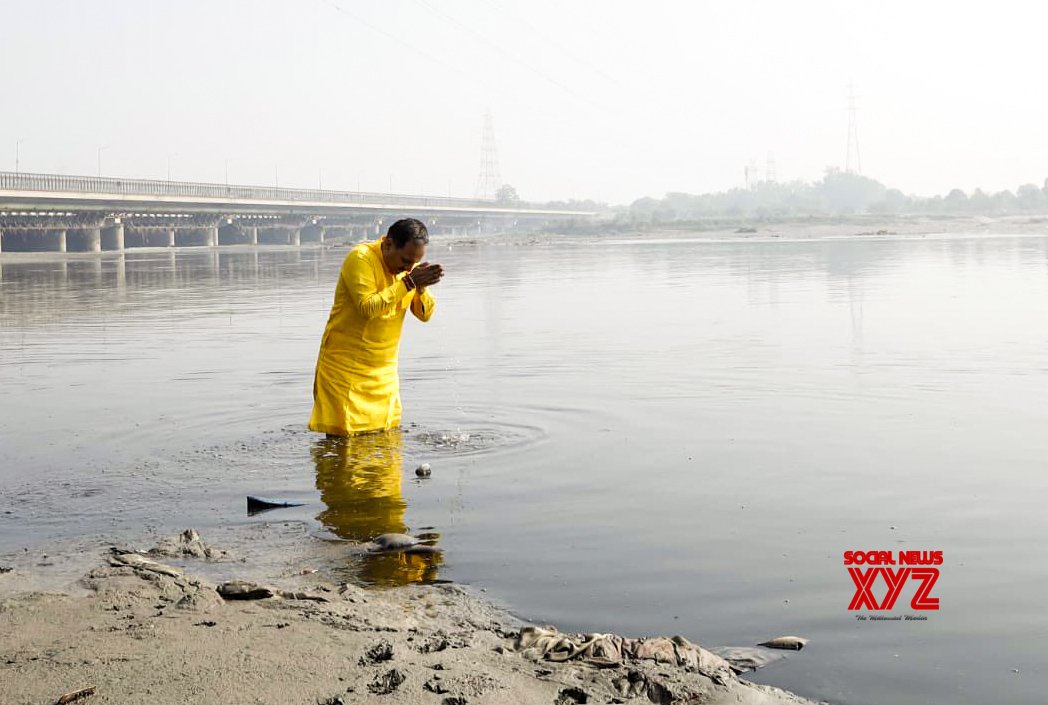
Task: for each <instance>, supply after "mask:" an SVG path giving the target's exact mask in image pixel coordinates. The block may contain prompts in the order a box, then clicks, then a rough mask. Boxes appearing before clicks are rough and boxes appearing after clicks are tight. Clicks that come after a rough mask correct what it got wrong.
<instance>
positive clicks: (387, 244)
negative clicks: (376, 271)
mask: <svg viewBox="0 0 1048 705" xmlns="http://www.w3.org/2000/svg"><path fill="white" fill-rule="evenodd" d="M382 253H383V256H384V257H385V259H386V267H387V268H388V269H389V271H390V272H392V273H393V274H400V273H401V272H410V271H411V269H412V268H413V267H414V266H415V265H416V264H418V263H419V262H421V261H422V258H423V257H425V256H426V246H425V245H424V244H423V243H421V242H419V241H418V240H409V241H408V243H407V244H405V245H404V246H403V247H401V248H397V247H396V246H395V245H394V244H393V241H392V240H390V239H389V238H386V239H385V241H383V243H382Z"/></svg>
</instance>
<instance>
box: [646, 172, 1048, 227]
mask: <svg viewBox="0 0 1048 705" xmlns="http://www.w3.org/2000/svg"><path fill="white" fill-rule="evenodd" d="M1046 211H1048V179H1046V180H1045V184H1044V185H1043V186H1040V187H1039V186H1036V185H1035V184H1023V185H1022V186H1020V187H1019V188H1018V189H1017V190H1016V191H1015V192H1014V193H1013V192H1011V191H1007V190H1006V191H998V192H996V193H986V192H984V191H982V190H980V189H975V191H973V192H972V193H970V194H968V193H965V192H964V191H962V190H961V189H953V190H952V191H950V192H949V193H948V194H946V195H945V196H932V197H931V198H921V197H919V196H907V195H906V194H904V193H903V192H902V191H899V190H898V189H893V188H888V187H886V186H885V185H884V184H882V183H880V182H878V181H877V180H875V179H871V178H869V177H867V176H861V175H859V174H852V173H847V172H843V171H840V170H838V169H830V170H828V171H827V172H826V175H825V176H824V177H823V178H822V180H821V181H817V182H815V183H807V182H803V181H791V182H785V183H779V182H774V181H764V182H760V183H758V184H756V185H755V186H753V187H752V188H745V189H743V188H737V189H732V190H730V191H724V192H721V193H704V194H698V195H693V194H688V193H668V194H666V196H665V197H664V198H661V199H655V198H640V199H638V200H636V201H634V202H633V203H632V204H631V205H630V206H629V216H630V217H631V218H632V219H633V220H636V221H642V222H671V221H677V220H695V219H700V218H708V217H711V216H712V217H782V216H787V217H788V216H807V215H859V214H874V215H921V214H926V215H988V216H997V215H1013V214H1022V213H1044V212H1046Z"/></svg>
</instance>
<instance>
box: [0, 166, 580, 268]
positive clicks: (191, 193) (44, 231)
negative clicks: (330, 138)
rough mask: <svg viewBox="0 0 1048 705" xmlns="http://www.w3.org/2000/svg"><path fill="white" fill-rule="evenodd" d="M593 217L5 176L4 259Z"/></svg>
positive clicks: (420, 200) (429, 200)
mask: <svg viewBox="0 0 1048 705" xmlns="http://www.w3.org/2000/svg"><path fill="white" fill-rule="evenodd" d="M594 215H596V214H595V213H592V212H588V211H577V210H557V209H549V208H542V207H539V206H533V205H529V204H525V203H513V204H506V203H500V202H496V201H487V200H477V199H466V198H441V197H433V196H410V195H403V194H387V193H366V192H355V191H325V190H313V189H291V188H267V187H260V186H233V185H222V184H210V183H195V182H187V181H159V180H150V179H120V178H110V177H90V176H64V175H60V174H26V173H16V172H0V252H4V251H8V252H16V251H19V252H41V251H51V252H102V251H123V250H124V249H126V248H130V247H185V246H204V247H217V246H220V245H259V244H283V245H302V244H306V243H314V244H319V243H324V242H325V241H327V240H332V239H361V238H365V237H374V236H377V235H379V234H381V233H382V231H383V227H382V226H383V224H385V225H386V226H387V227H388V225H389V223H391V222H393V221H394V220H396V219H398V218H402V217H413V218H418V219H419V220H422V221H423V222H425V223H426V225H427V226H428V228H429V230H430V232H431V233H433V234H455V235H459V234H469V233H480V232H492V231H496V230H501V229H509V228H513V227H521V226H524V227H541V226H543V225H548V224H550V223H554V222H558V221H574V220H579V219H588V218H591V217H593V216H594Z"/></svg>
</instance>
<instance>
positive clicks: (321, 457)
mask: <svg viewBox="0 0 1048 705" xmlns="http://www.w3.org/2000/svg"><path fill="white" fill-rule="evenodd" d="M311 453H312V455H313V462H314V463H315V464H316V467H317V489H318V490H320V499H321V500H322V501H323V502H324V504H325V505H327V508H326V509H324V511H323V512H321V513H320V514H319V515H318V516H317V519H318V520H319V521H320V523H321V524H323V525H324V526H325V527H326V528H327V529H328V530H329V531H331V532H332V533H333V534H335V535H336V536H338V537H339V538H343V539H346V540H348V541H353V542H354V543H363V542H366V541H370V540H371V539H373V538H375V537H376V536H378V535H379V534H388V533H397V534H402V533H408V528H407V525H406V524H405V522H404V512H405V510H406V509H407V503H406V502H405V501H404V497H403V494H402V493H401V486H400V483H401V478H402V476H403V462H404V461H403V436H402V435H401V432H400V431H399V430H392V431H389V432H387V433H375V434H366V435H361V436H351V437H349V438H346V439H332V438H328V439H324V440H320V441H317V442H316V443H314V444H313V447H312V448H311ZM440 563H441V557H440V554H439V553H424V554H404V553H392V554H383V555H368V556H366V557H365V559H364V563H363V565H362V566H361V574H360V576H359V578H360V579H361V580H363V581H364V582H367V583H373V584H379V585H405V584H407V583H417V582H432V581H433V580H436V578H437V568H438V567H439V566H440Z"/></svg>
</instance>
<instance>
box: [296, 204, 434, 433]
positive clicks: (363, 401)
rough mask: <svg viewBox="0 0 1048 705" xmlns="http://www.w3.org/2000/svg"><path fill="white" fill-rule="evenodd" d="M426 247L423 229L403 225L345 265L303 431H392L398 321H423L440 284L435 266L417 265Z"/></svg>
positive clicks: (414, 223)
mask: <svg viewBox="0 0 1048 705" xmlns="http://www.w3.org/2000/svg"><path fill="white" fill-rule="evenodd" d="M428 243H429V232H428V231H427V230H426V226H425V224H423V223H421V222H420V221H418V220H415V219H414V218H405V219H403V220H398V221H397V222H395V223H393V225H391V226H390V227H389V231H388V232H387V233H386V236H385V237H383V238H382V239H381V240H376V241H375V242H364V243H361V244H359V245H357V246H356V247H354V248H353V250H352V251H351V252H350V253H349V255H348V256H347V257H346V261H345V262H344V263H343V264H342V271H341V272H340V274H339V278H338V285H337V286H336V287H335V303H334V305H333V306H332V307H331V315H330V316H329V317H328V322H327V326H326V327H325V329H324V337H323V339H322V340H321V343H320V356H319V358H318V359H317V371H316V376H315V377H314V379H313V414H312V416H310V418H309V428H310V430H313V431H319V432H321V433H326V434H328V435H329V436H349V435H352V434H355V433H364V432H366V431H381V430H384V429H389V428H395V427H397V426H398V425H399V424H400V378H399V376H398V374H397V356H398V354H399V351H400V331H401V328H402V327H403V324H404V314H405V313H406V312H407V310H408V309H411V313H412V314H414V315H415V317H416V318H418V319H419V320H420V321H423V322H425V321H428V320H429V319H430V317H431V316H432V315H433V308H434V307H435V305H436V302H435V301H434V300H433V296H432V295H431V294H430V293H429V291H428V288H429V287H430V286H432V285H433V284H436V283H437V282H439V281H440V279H441V277H443V276H444V270H443V268H441V266H440V265H439V264H429V263H428V262H423V263H422V264H419V262H420V261H421V260H422V258H423V257H424V256H425V254H426V245H427V244H428Z"/></svg>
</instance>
